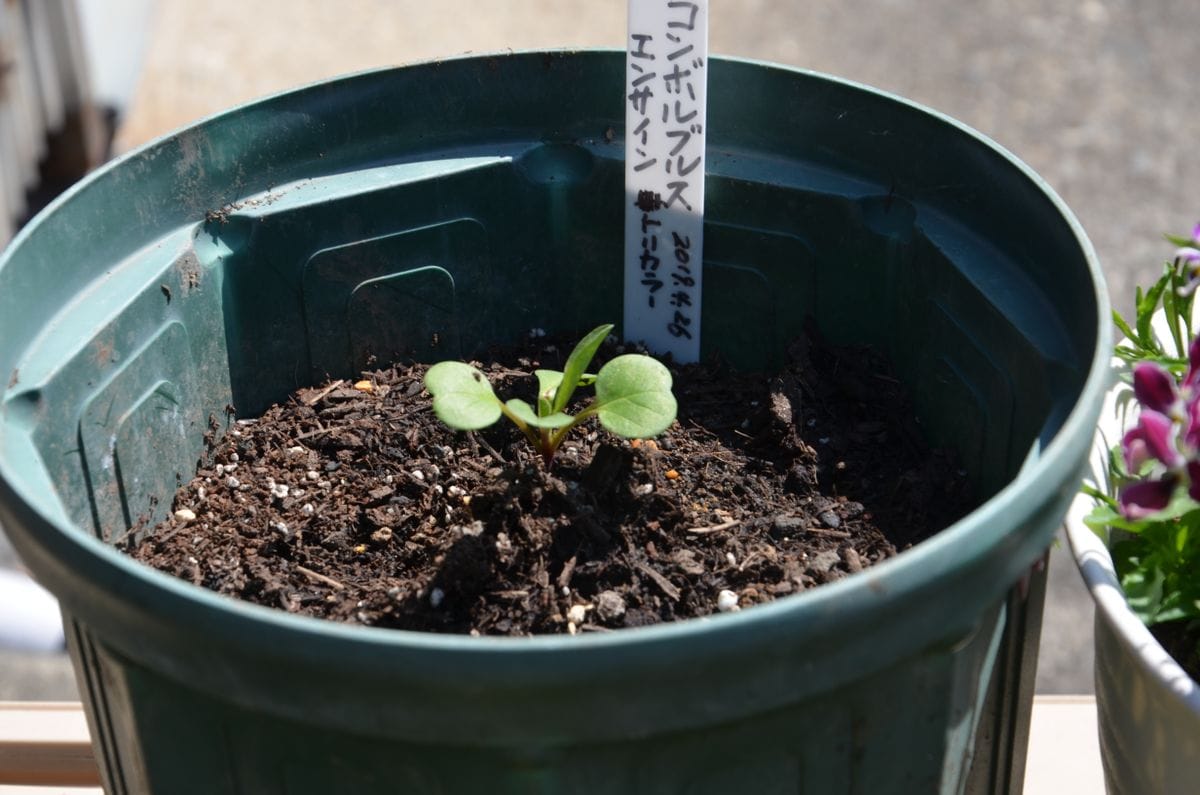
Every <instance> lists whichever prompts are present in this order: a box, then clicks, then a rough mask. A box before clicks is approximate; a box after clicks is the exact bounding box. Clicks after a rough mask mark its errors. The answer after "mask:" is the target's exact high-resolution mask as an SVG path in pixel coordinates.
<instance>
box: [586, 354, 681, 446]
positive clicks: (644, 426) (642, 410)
mask: <svg viewBox="0 0 1200 795" xmlns="http://www.w3.org/2000/svg"><path fill="white" fill-rule="evenodd" d="M594 410H595V412H596V413H597V414H598V415H599V417H600V422H601V424H603V425H604V427H605V428H608V429H609V430H610V431H612V432H613V433H615V434H617V435H618V436H624V437H627V438H649V437H652V436H657V435H658V434H660V433H662V432H663V431H665V430H666V429H667V426H669V425H670V424H671V423H672V422H673V421H674V420H675V410H676V403H675V396H674V395H672V394H671V371H670V370H668V369H667V368H666V367H665V366H664V365H663V364H662V363H661V362H659V361H658V360H656V359H651V358H650V357H649V356H642V355H641V354H636V353H629V354H625V355H624V356H618V357H617V358H615V359H613V360H612V361H611V362H609V363H608V364H606V365H604V367H602V368H601V369H600V372H599V374H598V375H597V376H596V402H595V404H594Z"/></svg>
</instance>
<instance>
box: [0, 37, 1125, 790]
mask: <svg viewBox="0 0 1200 795" xmlns="http://www.w3.org/2000/svg"><path fill="white" fill-rule="evenodd" d="M623 79H624V57H623V55H622V54H621V53H619V52H584V53H562V52H533V53H520V54H509V55H502V56H485V57H471V58H463V59H457V60H450V61H444V62H436V63H428V64H423V65H418V66H412V67H405V68H400V69H393V70H384V71H377V72H370V73H365V74H361V75H356V76H351V77H347V78H342V79H338V80H333V81H329V82H325V83H321V84H317V85H313V86H310V87H307V88H303V89H300V90H297V91H294V92H290V93H287V94H282V95H279V96H276V97H271V98H268V99H264V100H261V101H259V102H255V103H252V104H249V105H246V106H243V107H240V108H236V109H234V110H231V111H229V112H227V113H224V114H221V115H218V116H215V117H213V118H211V119H208V120H206V121H203V122H201V123H199V124H197V125H195V126H193V127H190V128H188V129H185V130H183V131H181V132H178V133H176V134H174V135H171V136H168V137H166V138H163V139H161V140H159V141H157V142H154V143H152V144H150V145H148V146H147V147H145V148H143V149H140V150H138V151H136V152H134V153H132V154H130V155H128V156H126V157H124V158H122V159H121V160H119V161H117V162H115V163H114V164H112V165H110V166H108V167H106V168H104V169H102V170H101V171H99V172H97V173H96V174H94V175H92V176H91V177H89V178H88V179H87V180H85V181H84V182H83V183H81V184H79V185H78V186H76V187H75V188H74V189H72V190H71V191H70V192H69V193H68V194H67V195H65V196H64V197H62V198H61V199H60V200H58V201H57V202H55V204H53V205H52V206H51V207H50V208H48V209H47V211H45V212H44V213H43V214H42V215H40V216H39V217H38V218H37V219H36V220H35V221H34V222H32V223H31V224H30V225H29V226H28V227H26V229H25V230H24V231H23V232H22V233H21V234H20V236H19V237H18V238H17V240H16V241H14V243H13V244H12V246H10V248H9V249H8V250H7V251H6V252H5V254H4V256H3V258H0V385H6V386H0V389H2V391H0V411H2V414H0V521H2V522H3V524H4V526H5V528H6V529H7V531H8V533H9V534H10V536H11V537H12V540H13V543H14V544H15V545H16V547H17V549H18V552H19V553H20V554H21V556H22V557H23V559H24V560H25V561H26V563H27V564H28V566H29V567H30V569H31V570H32V571H33V572H34V573H35V575H36V576H37V578H38V579H39V580H40V581H41V582H42V583H43V584H45V585H46V586H47V587H48V588H49V589H50V590H51V591H53V592H54V593H55V594H56V595H57V596H58V597H59V599H60V601H61V603H62V605H63V610H64V614H65V616H66V617H67V619H68V635H69V638H70V645H71V652H72V655H73V657H74V659H75V662H76V668H77V672H78V676H79V680H80V684H81V690H82V691H83V693H84V697H85V701H86V704H87V708H88V712H89V720H90V725H91V728H92V733H93V738H94V742H95V744H96V749H97V755H98V758H99V759H100V762H101V766H102V772H103V775H104V777H105V784H106V787H107V789H108V791H109V792H113V793H145V792H154V793H171V795H181V794H186V793H205V795H210V794H211V793H234V792H253V793H326V792H334V791H340V792H355V793H383V792H408V791H411V792H430V793H437V792H493V793H535V792H536V793H575V792H580V793H582V792H588V793H608V792H611V793H656V794H657V793H709V792H712V793H718V792H721V793H724V792H730V791H745V792H756V793H773V792H781V793H782V792H789V793H794V792H812V793H830V792H848V793H860V792H861V793H884V792H898V793H915V792H940V793H958V792H988V793H1000V792H1006V793H1008V792H1011V793H1016V792H1019V791H1020V787H1021V779H1022V776H1021V773H1022V768H1023V763H1024V743H1025V739H1026V731H1027V726H1028V713H1029V707H1030V702H1031V698H1032V688H1031V684H1032V674H1033V668H1034V665H1035V663H1036V631H1037V627H1038V624H1039V622H1040V614H1041V593H1042V591H1041V588H1040V586H1041V585H1043V584H1044V575H1036V576H1034V577H1032V578H1030V576H1029V573H1030V571H1031V569H1032V568H1033V567H1034V565H1035V563H1036V562H1038V561H1039V560H1040V559H1042V557H1043V555H1044V553H1045V551H1046V549H1047V547H1048V546H1049V544H1050V540H1051V537H1052V535H1053V533H1054V530H1055V527H1056V525H1057V523H1058V521H1059V520H1060V518H1061V516H1062V514H1063V512H1064V511H1065V509H1066V505H1067V503H1068V501H1069V500H1070V498H1071V495H1072V494H1073V493H1074V492H1075V490H1076V484H1077V483H1078V477H1079V474H1080V472H1081V468H1082V465H1083V462H1084V458H1085V455H1086V451H1087V447H1088V443H1089V441H1090V439H1091V435H1092V432H1093V430H1094V427H1095V419H1096V416H1097V413H1098V411H1099V406H1100V399H1101V396H1102V390H1103V387H1104V383H1103V380H1104V379H1103V376H1104V372H1103V371H1104V365H1105V363H1106V362H1107V359H1108V351H1109V349H1110V348H1109V331H1108V328H1109V327H1108V320H1107V318H1108V311H1109V310H1108V306H1107V297H1106V295H1105V291H1104V287H1103V284H1102V280H1101V277H1100V275H1099V269H1098V266H1097V264H1096V262H1095V257H1094V254H1093V253H1092V251H1091V247H1090V245H1089V244H1088V242H1087V240H1086V238H1085V237H1084V235H1083V234H1082V232H1081V230H1080V229H1079V227H1078V224H1077V223H1076V222H1075V221H1074V219H1073V218H1072V217H1071V215H1070V213H1069V211H1067V210H1066V208H1065V207H1064V206H1063V205H1062V203H1061V202H1060V201H1059V200H1058V199H1057V198H1056V197H1055V196H1054V195H1053V193H1052V192H1050V190H1049V189H1048V188H1047V187H1046V186H1045V185H1044V184H1042V183H1041V181H1040V180H1039V179H1038V178H1037V177H1036V175H1034V174H1033V173H1032V172H1031V171H1030V170H1029V169H1028V168H1027V167H1025V166H1023V165H1022V164H1021V163H1020V162H1019V161H1016V160H1015V159H1014V158H1013V157H1012V156H1011V155H1008V154H1007V153H1005V152H1004V151H1002V150H1001V149H999V148H998V147H997V146H996V145H994V144H992V143H991V142H989V141H987V140H986V139H983V138H982V137H981V136H979V135H978V134H976V133H973V132H971V131H970V130H967V129H965V128H964V127H962V126H961V125H959V124H957V123H955V122H953V121H952V120H949V119H947V118H945V117H943V116H939V115H937V114H935V113H932V112H930V111H928V110H925V109H922V108H919V107H916V106H914V105H912V104H910V103H907V102H906V101H904V100H901V99H898V98H895V97H891V96H888V95H885V94H881V93H879V92H876V91H873V90H870V89H866V88H864V87H861V86H856V85H852V84H849V83H845V82H841V81H838V80H835V79H831V78H828V77H824V76H820V75H816V74H812V73H807V72H802V71H797V70H792V69H786V68H781V67H775V66H770V65H764V64H757V63H751V62H743V61H731V60H722V59H715V58H714V59H712V61H711V62H710V84H709V97H710V108H709V150H708V169H709V173H708V175H707V178H706V192H707V196H708V206H707V213H706V221H705V248H704V251H705V262H704V269H705V270H704V285H705V294H704V305H703V315H704V339H703V348H704V351H705V352H706V353H715V352H720V353H721V354H722V355H724V356H725V357H726V358H728V359H729V360H730V361H731V362H733V363H734V364H735V365H736V366H739V367H742V368H752V369H768V370H769V369H770V368H771V367H773V366H775V365H777V364H778V363H779V362H780V361H782V359H783V357H784V356H785V354H786V346H787V344H788V342H789V340H790V339H792V338H793V337H794V336H796V335H797V334H798V333H799V331H800V330H801V328H802V325H803V322H804V318H805V316H806V315H812V316H813V317H815V319H816V321H817V323H818V325H819V326H820V327H821V329H822V330H823V332H824V333H825V334H826V335H827V336H829V337H831V338H832V339H834V340H835V341H838V342H843V343H852V342H866V343H871V344H874V345H876V346H878V347H880V348H882V349H883V350H884V351H885V352H886V353H887V354H888V355H889V356H890V357H891V358H892V359H893V361H894V362H895V363H896V366H897V370H898V372H899V374H900V376H901V377H902V378H903V380H904V381H905V382H906V383H907V384H908V385H909V386H910V388H911V390H912V391H913V393H914V399H915V402H916V406H917V411H918V413H919V415H920V416H921V418H922V419H923V420H924V422H925V427H926V428H927V429H928V433H929V436H930V438H931V440H933V441H934V442H939V443H947V444H951V445H953V446H954V447H955V448H956V449H957V450H958V451H959V453H960V455H961V457H962V460H963V462H964V466H965V467H966V468H967V470H968V471H969V473H970V474H971V476H972V478H973V479H974V481H975V482H976V483H977V484H978V486H979V489H980V491H981V493H982V497H983V498H986V499H985V500H983V501H982V504H981V506H980V507H979V508H978V509H977V510H975V511H974V512H972V513H971V514H970V515H968V516H967V517H965V518H964V519H962V520H961V521H959V522H958V523H956V524H955V525H954V526H953V527H951V528H949V529H948V530H946V531H944V532H943V533H941V534H939V535H938V536H937V537H936V538H934V539H932V540H930V541H927V542H925V543H923V544H920V545H918V546H917V547H915V548H913V549H911V550H909V551H906V552H904V553H903V554H901V555H900V556H898V557H897V558H895V559H894V560H892V561H889V562H887V563H885V564H883V565H880V566H878V567H876V568H873V569H871V570H869V571H867V572H863V573H861V574H857V575H854V576H852V577H849V578H847V579H845V580H843V581H840V582H838V583H835V584H832V585H829V586H825V587H822V588H820V589H817V590H815V591H812V592H809V593H805V594H802V595H798V596H795V597H788V598H785V599H782V600H779V601H778V602H776V603H774V604H771V605H767V606H762V607H756V608H754V609H751V610H745V611H742V612H740V613H737V614H731V615H719V616H715V617H713V618H711V619H707V620H697V621H688V622H682V623H679V624H676V625H670V626H660V627H652V628H646V629H638V630H628V631H622V632H617V633H610V634H596V635H587V636H581V637H547V638H533V639H494V638H469V637H446V636H428V635H423V634H417V633H407V632H394V631H384V630H375V629H365V628H355V627H348V626H343V625H337V624H333V623H328V622H319V621H315V620H311V619H305V618H300V617H296V616H292V615H288V614H285V613H283V612H280V611H271V610H267V609H265V608H260V607H256V606H253V605H248V604H242V603H239V602H235V601H232V600H229V599H226V598H222V597H219V596H217V595H215V594H213V593H210V592H208V591H205V590H203V589H200V588H197V587H194V586H192V585H190V584H188V583H184V582H181V581H179V580H176V579H173V578H171V577H168V576H166V575H164V574H161V573H159V572H156V571H152V570H150V569H148V568H146V567H143V566H140V565H138V564H135V563H134V562H132V561H131V560H129V559H128V558H126V557H124V556H123V555H121V554H119V553H118V552H116V551H115V550H114V549H113V548H112V546H111V542H112V541H113V540H114V539H115V538H117V537H119V536H120V535H121V534H122V533H124V532H125V530H126V528H127V527H129V526H130V524H132V523H133V522H136V521H137V520H138V519H139V518H148V519H150V520H157V519H159V518H161V517H163V516H164V515H165V514H166V512H167V511H168V509H169V505H170V497H171V494H172V493H173V490H174V488H175V484H176V482H177V479H187V478H188V477H190V475H191V474H192V472H193V471H194V468H195V462H196V460H197V459H198V458H199V456H200V455H201V453H202V451H203V435H204V433H205V432H206V430H207V429H208V427H209V424H210V422H214V423H216V424H217V425H219V426H221V427H223V428H225V427H227V426H228V427H232V426H229V420H228V418H227V417H226V415H225V413H224V409H225V407H226V406H227V405H228V404H231V403H232V404H233V405H236V406H237V410H238V412H239V413H241V414H242V415H243V416H250V415H253V414H254V413H257V412H258V411H261V410H262V409H263V408H264V407H265V406H266V405H268V404H269V403H270V402H271V401H274V400H278V399H281V398H283V397H285V396H286V394H287V393H288V392H289V391H290V390H292V389H294V388H296V387H299V386H303V385H307V384H310V383H314V382H317V381H319V380H321V379H323V378H325V377H326V376H327V375H328V376H335V377H336V376H344V375H352V374H353V373H355V372H356V370H357V369H358V368H360V367H362V366H363V365H364V364H365V363H366V362H367V360H368V359H369V357H371V356H379V357H380V358H381V359H383V360H386V359H388V358H390V357H391V356H393V355H395V354H396V353H397V352H399V351H404V350H415V351H416V353H417V354H418V355H419V356H421V357H423V358H425V359H439V358H451V357H459V356H467V355H470V354H471V353H472V352H474V351H476V350H478V349H480V347H481V346H483V345H485V344H487V343H489V342H493V341H498V340H500V341H503V340H512V339H516V338H518V337H519V336H520V335H522V334H524V333H527V332H528V330H529V329H531V328H534V327H539V328H544V329H547V330H549V331H554V330H568V329H569V330H575V329H581V328H590V327H593V326H595V325H597V324H599V323H601V322H605V321H611V320H616V319H619V317H620V311H621V290H622V281H621V280H622V264H621V259H622V235H623V230H622V223H623V217H624V211H623V208H622V204H621V202H622V201H623V190H624V188H623V157H624V152H623V148H622V145H621V143H620V142H621V140H622V135H623V131H624V130H623V119H624V106H623V99H622V94H621V91H620V88H619V87H620V86H622V85H623ZM624 198H625V199H628V198H629V197H624ZM1031 585H1032V587H1031Z"/></svg>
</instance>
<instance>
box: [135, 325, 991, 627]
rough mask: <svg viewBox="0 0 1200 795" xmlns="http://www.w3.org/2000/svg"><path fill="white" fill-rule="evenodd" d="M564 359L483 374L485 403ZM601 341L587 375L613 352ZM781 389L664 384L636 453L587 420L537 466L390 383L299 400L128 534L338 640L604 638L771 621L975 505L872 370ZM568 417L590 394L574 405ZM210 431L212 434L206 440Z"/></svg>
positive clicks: (154, 558)
mask: <svg viewBox="0 0 1200 795" xmlns="http://www.w3.org/2000/svg"><path fill="white" fill-rule="evenodd" d="M573 343H574V340H573V339H568V338H563V339H552V338H546V337H542V338H531V339H530V340H528V341H527V344H526V345H525V346H524V347H522V348H520V349H508V350H496V351H492V352H491V353H490V355H489V356H488V357H487V358H486V359H485V360H484V361H483V362H482V363H481V364H480V368H481V369H482V370H483V371H484V372H486V373H487V375H488V378H489V379H490V380H491V381H492V383H493V385H494V386H495V387H496V393H497V394H498V395H499V396H500V397H501V399H507V398H510V397H523V398H525V399H530V398H531V397H532V396H533V395H534V394H535V392H536V381H535V379H534V378H533V376H532V372H533V370H534V369H535V368H538V367H544V368H551V369H561V368H562V366H563V361H564V359H565V357H566V355H567V354H568V353H569V352H570V350H571V346H572V345H573ZM621 351H622V349H621V348H619V347H616V346H612V345H605V346H604V347H603V348H602V349H601V351H600V353H599V354H598V355H597V357H596V360H595V361H594V363H593V368H598V367H600V366H601V365H602V364H603V362H604V361H606V360H607V359H608V358H611V357H612V356H614V355H616V354H617V353H620V352H621ZM790 360H791V362H790V364H789V365H788V366H787V367H786V369H784V370H783V371H782V372H780V373H779V374H777V375H774V376H764V375H762V374H741V373H736V372H734V371H732V370H731V369H729V368H728V367H726V366H725V365H724V364H722V363H720V362H717V361H713V362H707V363H703V364H698V365H687V366H674V367H672V372H673V373H674V377H675V387H674V391H675V395H676V397H677V398H678V401H679V414H678V419H677V421H676V422H675V423H674V424H673V425H672V426H671V427H670V428H669V429H668V431H667V432H666V433H664V434H663V435H662V436H660V437H658V438H657V439H654V440H646V441H636V440H635V441H632V442H631V441H628V440H625V439H621V438H618V437H615V436H613V435H611V434H609V433H608V432H606V431H605V430H603V428H601V427H600V426H599V424H598V423H596V421H595V420H591V421H589V422H588V424H586V425H584V426H582V427H581V428H578V429H576V430H575V431H573V432H572V435H571V436H570V437H568V438H567V440H566V442H565V443H564V444H563V447H562V449H560V451H559V453H558V455H557V457H556V458H555V459H554V461H553V463H552V464H551V465H550V466H549V468H547V467H546V466H545V465H544V464H543V462H542V461H541V459H540V457H539V456H538V455H537V454H536V453H535V452H534V450H533V449H532V448H530V446H529V445H528V443H527V441H526V440H525V438H524V437H523V436H522V435H521V434H520V433H519V432H518V431H517V430H516V429H515V428H514V427H513V426H512V425H511V424H510V423H508V422H507V421H504V420H502V421H501V423H499V424H497V425H495V426H492V427H491V428H488V429H486V430H484V431H478V432H474V433H463V432H456V431H452V430H450V429H449V428H447V427H446V426H444V425H442V424H441V423H440V422H439V421H438V420H437V418H436V417H435V416H434V414H433V412H432V410H431V408H430V397H429V395H428V393H426V392H425V391H424V389H423V388H422V380H421V379H422V376H423V374H424V372H425V370H426V367H425V366H424V365H401V366H396V367H392V368H388V369H383V370H379V371H376V372H369V373H364V374H363V375H362V377H361V380H354V379H351V380H341V381H334V382H332V383H329V384H326V385H323V386H317V387H313V388H310V389H302V390H300V391H299V392H297V393H296V394H295V395H293V396H292V397H291V398H290V399H289V400H288V401H287V402H286V403H284V404H282V405H278V406H275V407H272V408H271V409H269V410H268V411H267V412H266V413H265V414H264V415H263V416H261V417H259V418H257V419H253V420H238V421H237V422H236V423H235V424H233V425H232V426H231V427H230V429H229V430H228V431H227V432H226V433H224V434H223V435H222V436H221V437H220V438H219V439H216V440H214V441H213V442H212V443H211V444H210V452H209V454H208V455H207V456H206V458H205V460H204V461H202V462H201V465H200V467H199V471H198V472H197V474H196V477H195V479H194V480H192V481H191V482H190V483H188V484H187V485H186V486H184V487H183V488H181V489H180V490H179V492H178V493H177V495H176V496H175V500H174V504H173V512H174V515H173V516H172V517H171V518H169V519H168V520H167V521H166V522H164V523H162V524H161V525H159V526H157V527H155V528H153V529H152V530H150V531H146V529H145V528H142V529H138V530H136V531H135V532H134V533H132V534H130V536H129V537H128V539H127V542H126V544H125V546H126V547H127V548H128V550H129V551H130V552H131V554H132V555H133V556H134V557H136V558H137V559H139V560H141V561H144V562H146V563H148V564H150V565H152V566H155V567H157V568H159V569H162V570H164V571H167V572H170V573H172V574H174V575H176V576H178V577H180V578H183V579H185V580H189V581H191V582H193V583H195V584H197V585H202V586H204V587H205V588H209V589H212V590H214V591H217V592H219V593H223V594H228V595H230V596H234V597H238V598H241V599H246V600H250V601H253V602H257V603H259V604H263V605H268V606H271V607H277V608H280V609H283V610H287V611H289V612H294V613H301V614H305V615H310V616H319V617H322V618H328V619H332V620H335V621H344V622H349V623H360V624H366V625H371V626H379V627H396V628H404V629H413V630H426V631H434V632H457V633H467V632H469V633H472V634H475V633H478V634H493V635H525V634H540V633H560V632H587V631H605V630H609V629H615V628H619V627H635V626H642V625H646V624H654V623H657V622H662V621H674V620H677V619H682V618H692V617H696V616H704V615H708V614H711V613H714V612H716V611H717V610H718V609H719V606H720V608H724V609H730V608H731V606H732V599H731V597H730V595H729V594H725V596H724V598H723V599H722V596H721V594H722V592H723V591H729V592H732V594H735V595H736V605H737V607H738V608H742V609H744V608H747V607H750V606H752V605H755V604H758V603H762V602H768V601H771V600H773V599H777V598H779V597H783V596H787V595H789V594H795V593H797V592H799V591H803V590H806V589H809V588H814V587H817V586H819V585H821V584H823V583H827V582H831V581H834V580H838V579H840V578H842V577H845V576H847V575H850V574H853V573H855V572H857V571H860V570H861V569H863V568H865V567H867V566H871V565H873V564H875V563H878V562H880V561H882V560H884V559H886V558H888V557H890V556H892V555H895V554H896V553H897V551H898V550H902V549H904V548H906V547H908V546H910V545H911V544H914V543H916V542H918V541H920V540H922V539H924V538H926V537H928V536H929V535H931V534H932V533H934V532H936V531H937V530H939V529H941V528H943V527H945V526H946V525H947V524H949V523H950V522H952V521H953V520H954V519H956V518H958V517H959V516H960V515H962V514H963V513H964V512H965V511H966V510H968V509H969V507H970V506H971V502H970V495H969V488H968V485H967V482H966V480H965V476H964V475H963V473H961V472H960V471H959V470H958V469H957V467H956V466H955V464H954V462H953V461H952V459H951V457H950V456H949V455H947V454H945V453H942V452H937V451H930V450H929V449H928V448H927V447H926V446H925V445H924V443H923V442H922V440H921V435H920V433H919V431H918V426H917V425H916V423H915V420H914V418H913V413H912V410H911V407H910V405H909V402H908V400H907V399H906V398H905V396H904V393H903V390H902V389H901V387H900V385H899V383H898V382H897V381H896V380H895V379H894V378H893V377H892V376H891V375H889V374H888V371H887V368H886V366H885V365H884V363H883V362H881V360H880V358H879V357H878V356H877V355H875V354H873V353H872V352H870V351H868V350H865V349H861V348H855V349H834V348H832V347H829V346H826V345H825V344H823V343H822V342H821V341H820V340H819V338H817V337H816V335H815V334H814V335H810V337H809V338H806V339H804V340H800V341H798V342H796V343H795V344H794V345H793V346H792V349H791V351H790ZM580 393H581V394H580V395H579V397H577V398H576V400H575V403H576V405H575V407H574V408H573V409H569V411H570V413H575V411H576V410H577V409H578V407H579V405H580V404H581V403H582V401H585V400H586V399H587V397H588V394H586V393H590V390H588V389H581V390H580ZM214 435H215V434H214Z"/></svg>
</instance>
